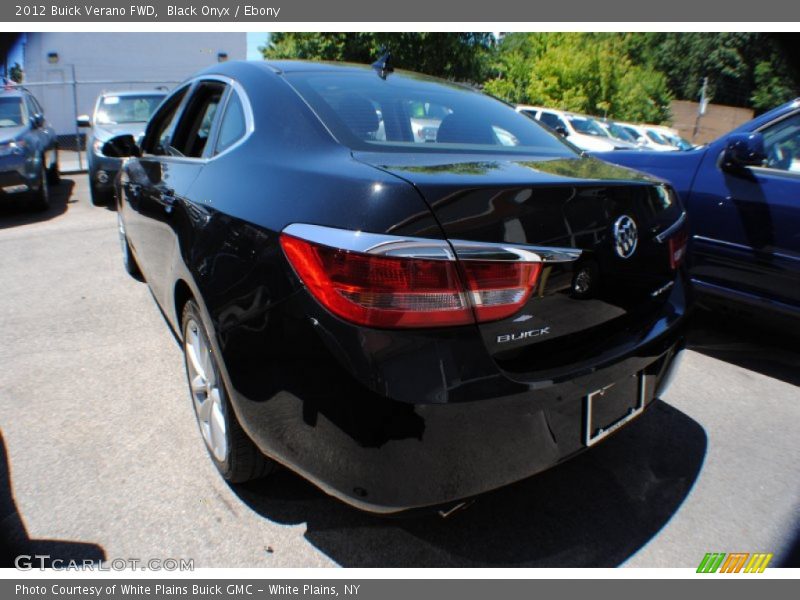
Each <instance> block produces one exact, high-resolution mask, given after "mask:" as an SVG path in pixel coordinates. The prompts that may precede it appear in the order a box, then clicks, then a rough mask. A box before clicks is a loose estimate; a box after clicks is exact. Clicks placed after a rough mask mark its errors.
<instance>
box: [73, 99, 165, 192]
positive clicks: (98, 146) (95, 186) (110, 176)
mask: <svg viewBox="0 0 800 600" xmlns="http://www.w3.org/2000/svg"><path fill="white" fill-rule="evenodd" d="M165 96H166V92H165V91H157V90H153V91H133V92H132V91H124V92H104V93H102V94H100V96H99V97H98V98H97V101H96V102H95V108H94V113H93V114H92V116H91V117H90V116H89V115H81V116H79V117H78V126H79V127H83V128H88V127H91V129H92V130H91V134H90V135H89V136H87V141H86V157H87V159H86V160H87V163H88V174H89V192H90V195H91V200H92V204H94V205H95V206H105V205H107V204H109V203H110V202H111V200H112V199H113V194H114V178H115V177H116V176H117V172H118V171H119V168H120V165H121V161H120V160H119V159H118V158H111V157H108V156H105V155H104V154H103V145H104V144H105V143H106V142H107V141H108V140H109V139H111V138H112V137H114V136H117V135H123V134H130V135H132V136H134V137H138V136H140V135H141V134H142V133H143V132H144V126H145V124H146V123H147V120H148V119H149V118H150V115H152V114H153V111H154V110H155V109H156V107H157V106H158V105H159V104H160V103H161V101H162V100H163V99H164V97H165Z"/></svg>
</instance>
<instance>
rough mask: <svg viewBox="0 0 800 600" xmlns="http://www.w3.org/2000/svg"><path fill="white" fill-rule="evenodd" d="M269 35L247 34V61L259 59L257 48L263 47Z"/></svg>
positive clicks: (259, 53) (261, 33)
mask: <svg viewBox="0 0 800 600" xmlns="http://www.w3.org/2000/svg"><path fill="white" fill-rule="evenodd" d="M267 39H269V33H266V32H248V34H247V60H256V59H259V58H261V52H259V51H258V47H259V46H263V45H264V44H265V43H266V41H267Z"/></svg>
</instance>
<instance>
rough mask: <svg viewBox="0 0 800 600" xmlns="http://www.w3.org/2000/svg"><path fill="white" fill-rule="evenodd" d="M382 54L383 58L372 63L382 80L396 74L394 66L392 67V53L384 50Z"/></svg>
mask: <svg viewBox="0 0 800 600" xmlns="http://www.w3.org/2000/svg"><path fill="white" fill-rule="evenodd" d="M381 52H383V56H381V57H380V58H379V59H378V60H376V61H375V62H374V63H372V68H373V69H375V72H376V73H377V74H378V77H380V78H381V79H386V76H387V75H388V74H389V73H393V72H394V65H392V53H391V52H389V51H388V50H387V49H386V48H382V49H381Z"/></svg>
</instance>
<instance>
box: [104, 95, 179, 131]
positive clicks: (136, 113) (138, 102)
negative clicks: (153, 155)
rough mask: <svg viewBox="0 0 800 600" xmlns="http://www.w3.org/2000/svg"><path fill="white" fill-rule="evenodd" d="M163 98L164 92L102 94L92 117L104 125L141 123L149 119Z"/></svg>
mask: <svg viewBox="0 0 800 600" xmlns="http://www.w3.org/2000/svg"><path fill="white" fill-rule="evenodd" d="M163 99H164V94H142V95H141V96H129V95H125V96H103V97H101V98H100V101H99V102H98V104H97V112H96V113H95V117H94V118H95V121H96V122H97V123H101V124H104V125H119V124H122V123H143V122H145V121H147V120H149V119H150V116H151V115H152V114H153V111H154V110H155V109H156V108H158V105H159V104H161V101H162V100H163Z"/></svg>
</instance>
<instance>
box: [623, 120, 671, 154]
mask: <svg viewBox="0 0 800 600" xmlns="http://www.w3.org/2000/svg"><path fill="white" fill-rule="evenodd" d="M617 125H619V126H620V127H622V128H623V129H624V130H625V131H627V132H628V133H630V134H631V135H632V136H633V137H634V138H636V143H637V144H639V146H640V147H641V148H645V149H647V150H656V151H659V152H675V151H676V150H679V148H678V147H677V146H675V145H673V144H672V143H670V142H669V141H667V140H666V139H665V138H664V136H663V134H662V133H660V132H659V131H658V130H657V129H656V127H657V126H655V125H634V124H633V123H617Z"/></svg>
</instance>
